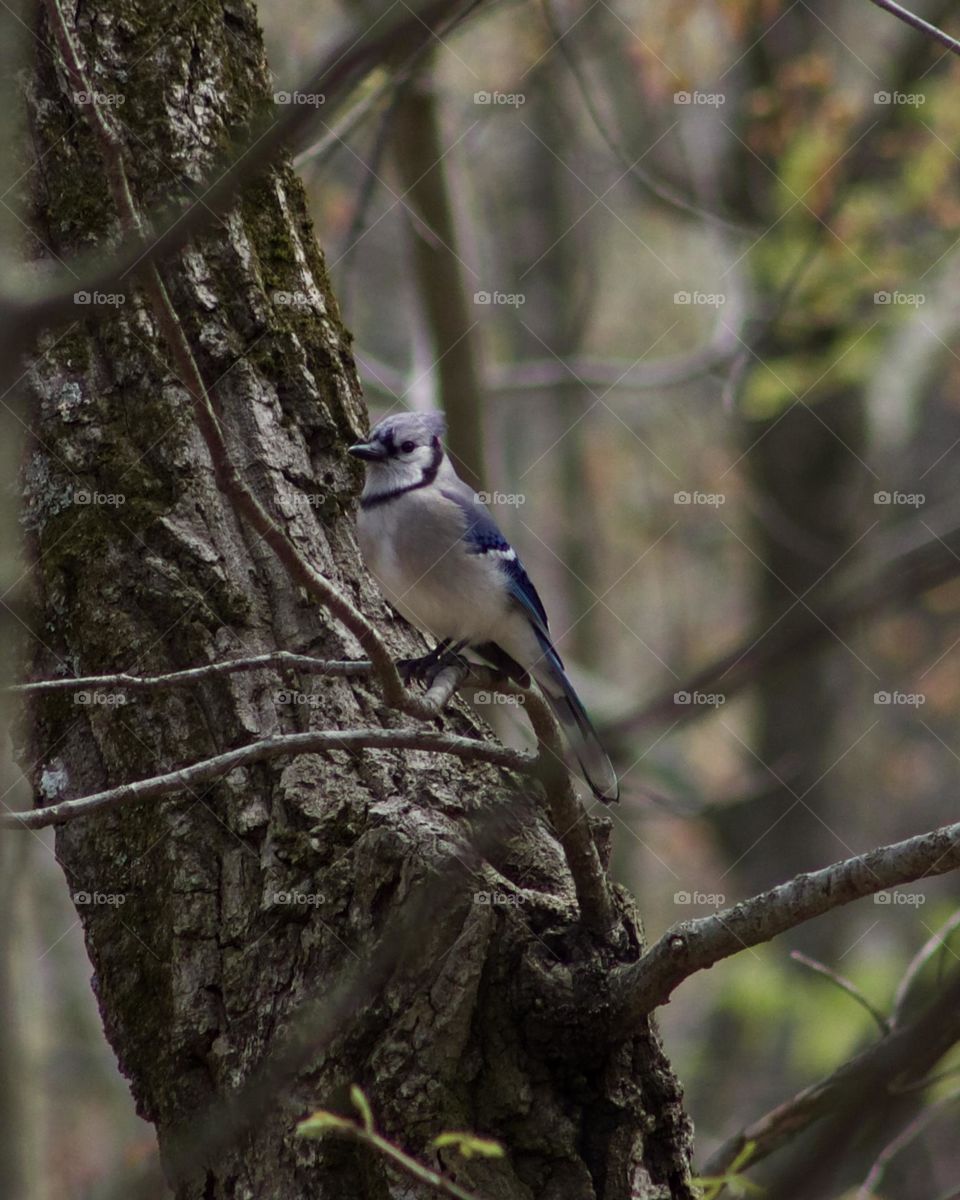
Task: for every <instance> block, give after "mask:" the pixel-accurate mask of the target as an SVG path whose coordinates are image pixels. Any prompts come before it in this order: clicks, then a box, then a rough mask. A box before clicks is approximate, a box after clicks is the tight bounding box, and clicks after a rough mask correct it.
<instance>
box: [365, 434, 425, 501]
mask: <svg viewBox="0 0 960 1200" xmlns="http://www.w3.org/2000/svg"><path fill="white" fill-rule="evenodd" d="M442 462H443V447H442V446H441V445H440V439H439V438H438V437H435V438H434V439H433V458H432V459H431V460H430V463H429V465H428V466H426V467H424V468H423V474H422V475H421V476H420V478H419V479H418V480H417V482H416V483H406V484H404V486H403V487H397V488H391V489H390V490H389V491H388V492H376V493H375V494H374V495H373V496H367V497H366V498H365V499H363V500H361V501H360V507H361V508H362V509H364V511H367V510H369V509H371V508H379V507H380V505H381V504H389V503H390V501H391V500H396V499H397V497H398V496H405V495H406V494H407V492H415V491H417V489H418V488H425V487H429V486H430V484H431V483H433V481H434V480H435V479H436V477H437V472H438V471H439V470H440V464H441V463H442Z"/></svg>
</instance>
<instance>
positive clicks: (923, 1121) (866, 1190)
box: [855, 1092, 960, 1200]
mask: <svg viewBox="0 0 960 1200" xmlns="http://www.w3.org/2000/svg"><path fill="white" fill-rule="evenodd" d="M958 1099H960V1092H952V1093H951V1094H950V1095H949V1096H943V1097H941V1099H939V1100H937V1101H935V1102H934V1103H933V1104H930V1105H928V1106H927V1107H926V1108H925V1109H923V1111H922V1112H919V1113H917V1115H916V1117H915V1118H914V1119H913V1120H912V1121H911V1122H910V1123H909V1125H907V1126H906V1127H905V1128H904V1129H901V1130H900V1132H899V1133H898V1134H897V1136H896V1137H895V1138H893V1140H892V1141H890V1142H888V1143H887V1144H886V1146H884V1148H883V1149H882V1150H881V1151H880V1153H879V1154H878V1155H877V1157H876V1159H874V1163H873V1166H872V1167H871V1168H870V1171H869V1173H868V1174H867V1177H866V1179H864V1181H863V1183H862V1184H861V1185H860V1187H859V1188H858V1189H857V1195H856V1198H855V1200H873V1197H875V1196H877V1195H878V1192H877V1188H878V1187H879V1186H880V1184H881V1182H882V1181H883V1173H884V1171H886V1169H887V1167H888V1166H889V1165H890V1163H891V1161H892V1160H893V1159H894V1158H895V1157H896V1155H898V1154H899V1153H900V1151H901V1150H905V1149H906V1148H907V1146H909V1145H910V1143H911V1142H912V1141H915V1140H916V1139H917V1138H918V1137H919V1136H920V1134H921V1133H923V1131H924V1130H925V1129H926V1128H927V1126H928V1125H929V1124H930V1123H931V1122H932V1121H934V1120H935V1119H936V1118H937V1117H938V1116H939V1115H940V1113H941V1112H942V1110H943V1109H944V1108H946V1107H947V1106H948V1105H950V1104H955V1103H956V1102H957V1100H958Z"/></svg>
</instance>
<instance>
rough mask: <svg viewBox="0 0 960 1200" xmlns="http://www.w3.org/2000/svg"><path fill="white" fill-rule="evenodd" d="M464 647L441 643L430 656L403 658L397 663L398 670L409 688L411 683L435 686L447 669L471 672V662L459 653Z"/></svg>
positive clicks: (461, 644) (447, 642)
mask: <svg viewBox="0 0 960 1200" xmlns="http://www.w3.org/2000/svg"><path fill="white" fill-rule="evenodd" d="M462 647H463V643H462V642H457V644H456V645H455V646H453V647H451V646H450V642H449V641H445V642H441V643H440V644H439V646H436V647H435V648H434V649H433V650H431V651H430V653H429V654H424V655H423V656H422V657H421V658H401V659H398V661H397V670H398V671H399V672H400V677H401V679H402V680H403V682H404V683H405V684H406V685H407V686H408V687H409V686H410V684H411V683H419V684H420V686H421V687H423V688H430V687H432V686H433V682H434V680H435V679H436V678H437V676H438V675H439V674H440V672H441V671H444V670H446V669H447V667H462V668H463V669H464V670H469V668H470V661H469V659H466V658H464V656H463V655H462V654H460V653H459V651H460V649H461V648H462Z"/></svg>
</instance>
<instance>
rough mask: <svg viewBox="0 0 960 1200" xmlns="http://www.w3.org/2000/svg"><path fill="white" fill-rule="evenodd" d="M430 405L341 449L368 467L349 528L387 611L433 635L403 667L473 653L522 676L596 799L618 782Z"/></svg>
mask: <svg viewBox="0 0 960 1200" xmlns="http://www.w3.org/2000/svg"><path fill="white" fill-rule="evenodd" d="M445 431H446V429H445V422H444V418H443V415H442V413H439V412H404V413H397V414H394V415H393V416H388V417H386V418H385V419H384V420H382V421H380V423H379V424H377V425H376V426H375V427H374V428H373V429H372V430H371V431H370V434H369V436H368V437H367V440H366V441H360V442H357V443H356V444H355V445H352V446H350V447H349V448H348V452H349V453H350V454H351V455H353V456H354V457H355V458H358V459H360V460H361V461H362V462H363V463H364V465H365V469H366V470H365V474H366V478H365V483H364V487H363V491H362V492H361V495H360V507H359V511H358V515H357V533H358V539H359V542H360V550H361V552H362V554H363V558H364V561H365V563H366V565H367V567H368V569H369V570H370V573H371V574H372V575H373V576H374V578H375V579H376V581H377V583H378V584H379V585H380V588H381V589H382V591H383V593H384V595H385V596H386V598H387V599H388V600H389V601H390V603H391V604H392V605H393V607H394V608H395V609H396V610H397V611H398V612H399V613H400V614H401V616H403V617H405V618H406V619H407V620H408V621H410V622H411V623H412V624H413V625H415V626H417V628H419V629H420V630H422V631H423V632H424V633H426V634H427V635H432V636H433V637H435V638H436V639H438V644H437V646H436V648H435V650H433V651H432V652H431V654H429V655H426V656H424V658H422V659H418V660H413V661H412V662H409V661H408V662H407V663H406V664H405V665H407V666H411V665H412V666H414V667H420V666H422V665H424V664H428V663H430V662H432V663H434V664H437V663H439V662H440V661H442V656H443V655H445V654H455V653H459V652H460V651H463V650H468V651H472V652H473V653H474V654H476V655H477V656H478V657H479V658H481V659H482V660H484V661H486V662H487V663H489V664H490V665H492V666H493V667H495V668H497V669H498V670H500V671H502V672H503V673H504V674H505V675H507V676H508V677H509V678H510V679H512V680H514V681H515V682H517V683H519V684H520V685H521V686H524V687H529V685H530V678H529V677H530V676H531V675H532V676H533V678H534V679H535V680H536V681H537V684H538V685H539V687H540V689H541V691H542V692H543V695H544V696H545V698H546V700H547V702H548V704H549V705H550V707H551V709H552V710H553V712H554V714H555V716H556V717H557V719H558V721H559V722H560V725H561V727H562V728H563V730H564V733H565V735H566V737H567V740H568V741H569V743H570V745H571V747H572V749H573V752H574V754H575V755H576V757H577V760H578V762H579V764H580V769H581V771H582V773H583V777H584V779H585V780H586V782H587V783H588V784H589V786H590V788H591V790H592V791H593V793H594V795H595V796H596V797H597V798H598V799H599V800H602V801H603V802H604V803H607V804H609V803H613V802H615V801H617V800H618V799H619V782H618V780H617V776H616V773H615V771H614V769H613V766H612V764H611V762H610V759H609V757H608V755H607V753H606V751H605V750H604V748H603V746H602V745H601V743H600V739H599V738H598V736H597V733H596V730H595V729H594V727H593V725H592V724H591V723H590V718H589V717H588V716H587V712H586V710H585V708H584V706H583V704H582V703H581V701H580V698H579V696H578V695H577V693H576V691H575V690H574V688H573V684H572V683H571V682H570V680H569V678H568V677H567V674H566V672H565V670H564V667H563V663H562V661H561V659H560V655H559V654H558V653H557V651H556V648H555V647H554V645H553V642H552V640H551V636H550V630H549V626H548V622H547V613H546V610H545V609H544V606H543V602H542V601H541V599H540V596H539V595H538V594H537V590H536V588H535V587H534V586H533V584H532V583H531V581H530V577H529V575H528V574H527V572H526V570H525V569H524V567H523V564H522V562H521V561H520V559H519V557H518V555H517V553H516V551H515V550H514V549H513V547H512V546H511V545H510V543H509V542H508V541H507V539H506V538H505V537H504V536H503V534H502V533H501V531H500V529H499V527H498V525H497V523H496V521H495V520H494V519H493V517H492V516H491V514H490V511H489V510H488V509H487V507H486V506H485V505H484V504H483V503H482V501H481V499H480V497H479V496H478V495H477V493H475V492H474V490H473V489H472V488H471V487H469V486H468V485H467V484H466V483H464V482H463V480H462V479H460V478H459V476H458V475H457V473H456V471H455V470H454V467H453V464H452V463H451V461H450V458H449V456H448V455H447V453H446V452H445V450H444V446H443V437H444V434H445Z"/></svg>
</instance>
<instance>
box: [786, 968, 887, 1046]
mask: <svg viewBox="0 0 960 1200" xmlns="http://www.w3.org/2000/svg"><path fill="white" fill-rule="evenodd" d="M790 957H791V958H792V959H793V961H794V962H798V963H802V964H803V966H805V967H809V968H810V970H811V971H816V972H817V974H818V975H822V976H823V977H824V978H825V979H829V980H830V982H831V983H835V984H836V985H837V987H838V988H840V990H841V991H843V992H846V993H847V995H848V996H850V998H851V999H853V1000H856V1002H857V1003H858V1004H859V1005H861V1006H862V1007H863V1008H865V1009H866V1010H867V1012H868V1013H869V1014H870V1016H871V1017H873V1019H874V1021H876V1023H877V1028H878V1029H879V1030H880V1032H881V1033H883V1034H886V1033H889V1032H890V1022H889V1021H888V1019H887V1018H886V1017H885V1016H884V1015H883V1013H882V1012H881V1011H880V1010H879V1009H878V1008H877V1007H876V1006H875V1005H873V1004H871V1003H870V1001H869V1000H868V999H867V997H866V996H865V995H864V994H863V992H861V991H860V989H859V988H858V987H857V985H856V984H855V983H853V982H851V980H849V979H846V978H845V977H844V976H843V975H840V974H839V973H838V972H836V971H834V970H831V968H830V967H828V966H827V965H826V963H822V962H818V961H817V960H816V959H815V958H810V957H809V956H808V955H806V954H804V953H803V952H802V951H801V950H791V951H790Z"/></svg>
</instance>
